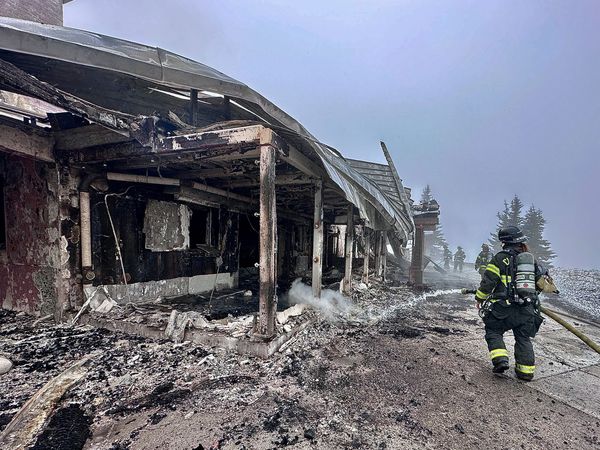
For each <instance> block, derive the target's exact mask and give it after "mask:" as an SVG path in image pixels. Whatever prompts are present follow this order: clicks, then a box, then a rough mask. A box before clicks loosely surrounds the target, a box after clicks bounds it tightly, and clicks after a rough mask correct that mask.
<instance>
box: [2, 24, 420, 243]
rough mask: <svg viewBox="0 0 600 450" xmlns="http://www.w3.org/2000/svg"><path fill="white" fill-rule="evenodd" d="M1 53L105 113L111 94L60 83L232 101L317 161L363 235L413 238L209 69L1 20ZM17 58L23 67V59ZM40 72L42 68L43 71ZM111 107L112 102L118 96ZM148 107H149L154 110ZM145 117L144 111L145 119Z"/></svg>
mask: <svg viewBox="0 0 600 450" xmlns="http://www.w3.org/2000/svg"><path fill="white" fill-rule="evenodd" d="M0 53H1V55H0V57H2V58H5V57H6V59H7V60H9V61H10V62H12V63H13V64H15V65H16V66H18V67H20V68H22V69H23V70H25V71H26V72H28V73H32V74H34V75H35V76H36V77H37V78H39V79H40V80H42V81H45V82H47V83H49V84H51V85H56V84H57V82H60V81H61V80H58V79H57V77H58V76H60V75H61V74H62V76H63V77H65V79H64V80H62V81H63V84H62V85H60V86H59V87H60V89H61V90H63V91H67V92H71V93H72V94H73V95H76V96H77V97H80V98H82V99H84V100H87V101H89V102H92V103H94V104H97V105H99V106H100V107H104V108H107V107H108V106H107V105H106V104H103V103H102V102H103V97H102V96H105V97H108V96H109V94H110V93H109V92H105V91H102V90H101V89H100V92H99V93H98V92H97V89H96V88H95V86H94V83H91V82H89V80H88V81H87V83H88V85H87V86H85V87H84V88H80V89H79V90H78V91H77V92H73V91H69V89H70V88H69V83H68V82H67V81H68V78H69V76H71V75H70V73H71V72H70V71H71V69H72V68H73V67H76V68H77V69H78V70H80V71H83V73H84V74H85V73H86V71H88V75H90V74H92V75H93V74H97V73H99V71H101V73H112V74H114V75H115V76H116V77H117V81H123V80H124V79H125V78H126V77H130V78H132V79H137V80H146V81H147V82H148V83H152V84H155V85H158V86H162V87H165V88H169V89H172V90H174V92H173V93H174V94H176V93H177V90H184V91H189V90H190V89H194V90H197V91H200V92H202V91H207V92H210V93H217V94H219V95H221V96H226V97H229V98H232V99H234V101H235V102H236V106H237V107H239V108H240V109H244V110H246V111H249V112H250V113H252V114H254V116H255V117H256V119H257V120H259V121H261V122H264V123H265V124H266V125H268V126H272V127H273V128H275V129H276V130H277V132H278V133H279V134H281V135H282V136H283V137H284V138H285V139H289V140H291V141H293V142H295V143H296V145H297V146H298V148H299V149H302V151H303V152H304V153H306V154H307V155H308V156H309V157H311V158H312V159H314V160H316V161H318V163H319V164H320V165H322V166H323V167H324V169H325V170H326V172H327V175H328V176H329V178H330V179H331V180H332V181H333V182H334V183H335V184H336V185H337V186H339V188H340V189H341V190H342V191H343V193H344V195H345V197H346V199H347V201H349V202H351V203H353V204H354V205H355V206H356V207H357V208H358V210H359V212H360V215H361V217H362V218H364V219H365V220H366V222H367V224H368V225H369V226H370V227H372V228H375V229H392V230H395V231H397V232H398V233H400V234H402V235H403V236H404V237H407V236H408V235H409V234H410V233H412V231H413V230H412V227H411V225H412V220H411V219H410V217H408V216H407V214H404V216H406V217H402V216H399V214H401V213H400V212H399V211H398V210H397V209H395V208H394V207H393V205H392V204H391V203H390V201H389V200H388V199H387V198H386V196H385V194H384V193H383V192H381V190H380V189H378V188H377V187H376V186H374V185H373V184H371V183H369V182H368V181H367V180H366V179H365V178H364V177H363V176H362V175H361V174H360V173H358V172H357V171H356V170H354V169H353V168H352V167H351V166H350V165H349V164H348V163H347V161H346V160H345V159H344V158H343V157H342V156H341V154H340V153H339V152H338V151H337V150H335V149H334V148H332V147H329V146H326V145H324V144H322V143H320V142H319V141H318V140H317V139H316V138H315V137H314V136H312V135H311V134H310V133H309V132H308V131H307V130H306V129H305V128H304V127H303V126H302V125H301V124H300V123H299V122H297V121H296V120H295V119H294V118H292V117H291V116H290V115H288V114H287V113H286V112H285V111H283V110H281V109H280V108H278V107H277V106H276V105H274V104H273V103H271V102H270V101H269V100H267V99H266V98H265V97H263V96H262V95H260V94H259V93H257V92H256V91H254V90H252V89H251V88H249V87H248V86H246V85H245V84H243V83H241V82H239V81H237V80H235V79H233V78H231V77H229V76H227V75H225V74H223V73H221V72H219V71H217V70H215V69H213V68H211V67H209V66H206V65H204V64H201V63H198V62H196V61H193V60H191V59H188V58H185V57H182V56H180V55H177V54H174V53H171V52H169V51H166V50H163V49H161V48H155V47H150V46H146V45H142V44H138V43H134V42H129V41H125V40H122V39H117V38H113V37H109V36H104V35H101V34H97V33H92V32H87V31H82V30H77V29H72V28H66V27H60V26H53V25H44V24H39V23H35V22H28V21H23V20H18V19H10V18H0ZM24 56H26V57H29V60H27V58H25V59H23V57H24ZM36 58H37V59H36ZM46 64H48V65H49V66H48V67H45V65H46ZM44 69H45V70H44ZM61 70H62V72H61ZM84 78H85V77H84ZM90 79H94V78H93V77H91V78H90ZM113 89H121V90H122V89H123V86H122V85H119V84H118V83H117V84H116V86H115V87H113ZM146 90H147V89H144V87H142V89H140V90H139V91H136V92H135V95H137V96H138V100H139V101H140V102H141V101H142V100H144V99H143V98H142V97H143V96H144V95H151V92H146ZM116 93H117V94H118V92H116ZM184 98H185V97H184ZM113 100H114V101H118V96H117V98H116V99H113ZM146 100H147V99H146ZM148 104H149V105H152V104H153V102H148ZM144 107H146V108H149V107H150V106H146V105H144ZM152 113H153V111H151V110H147V112H146V114H145V115H152ZM215 121H217V120H215ZM409 214H410V213H409ZM407 224H408V225H407Z"/></svg>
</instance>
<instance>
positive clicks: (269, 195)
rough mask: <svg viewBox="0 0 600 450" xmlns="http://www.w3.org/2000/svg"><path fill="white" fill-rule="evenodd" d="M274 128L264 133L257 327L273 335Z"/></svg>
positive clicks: (274, 301)
mask: <svg viewBox="0 0 600 450" xmlns="http://www.w3.org/2000/svg"><path fill="white" fill-rule="evenodd" d="M271 133H272V132H271V130H265V131H264V132H263V133H261V150H260V244H259V246H260V247H259V254H260V261H259V278H260V293H259V296H260V299H259V317H258V330H257V333H258V334H259V335H260V336H264V337H267V338H270V337H272V336H273V335H274V333H275V313H276V311H277V296H276V295H277V294H276V291H275V286H276V283H277V280H276V279H275V271H276V264H277V258H276V255H275V240H276V238H277V208H276V198H275V162H276V158H277V155H276V150H275V148H274V147H272V146H271V144H272V141H271Z"/></svg>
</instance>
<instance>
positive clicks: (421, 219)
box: [410, 209, 440, 286]
mask: <svg viewBox="0 0 600 450" xmlns="http://www.w3.org/2000/svg"><path fill="white" fill-rule="evenodd" d="M439 214H440V212H439V209H436V210H433V211H426V212H424V213H420V214H416V215H415V216H414V221H415V236H414V241H413V250H412V262H411V264H410V281H411V282H412V283H413V284H415V285H417V286H421V285H423V255H424V254H425V231H434V230H435V227H436V225H438V224H439Z"/></svg>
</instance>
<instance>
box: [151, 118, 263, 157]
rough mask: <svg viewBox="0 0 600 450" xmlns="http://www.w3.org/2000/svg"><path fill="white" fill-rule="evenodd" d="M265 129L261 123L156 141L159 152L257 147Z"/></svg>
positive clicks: (156, 149)
mask: <svg viewBox="0 0 600 450" xmlns="http://www.w3.org/2000/svg"><path fill="white" fill-rule="evenodd" d="M262 129H263V127H262V126H261V125H252V126H248V127H240V128H228V129H224V130H217V131H207V132H204V133H192V134H184V135H178V136H169V137H163V138H161V139H159V140H158V142H157V143H156V148H155V151H156V152H157V153H161V152H170V151H180V150H200V149H206V148H210V147H223V146H231V145H242V144H243V145H246V146H247V147H248V148H255V147H256V146H258V145H259V143H260V138H259V133H260V131H261V130H262Z"/></svg>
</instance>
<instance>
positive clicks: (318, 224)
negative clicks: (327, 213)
mask: <svg viewBox="0 0 600 450" xmlns="http://www.w3.org/2000/svg"><path fill="white" fill-rule="evenodd" d="M313 225H314V226H313V263H312V291H313V296H314V297H315V298H320V297H321V281H322V280H321V278H322V275H323V182H322V181H321V180H319V181H317V182H316V183H315V217H314V223H313Z"/></svg>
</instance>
